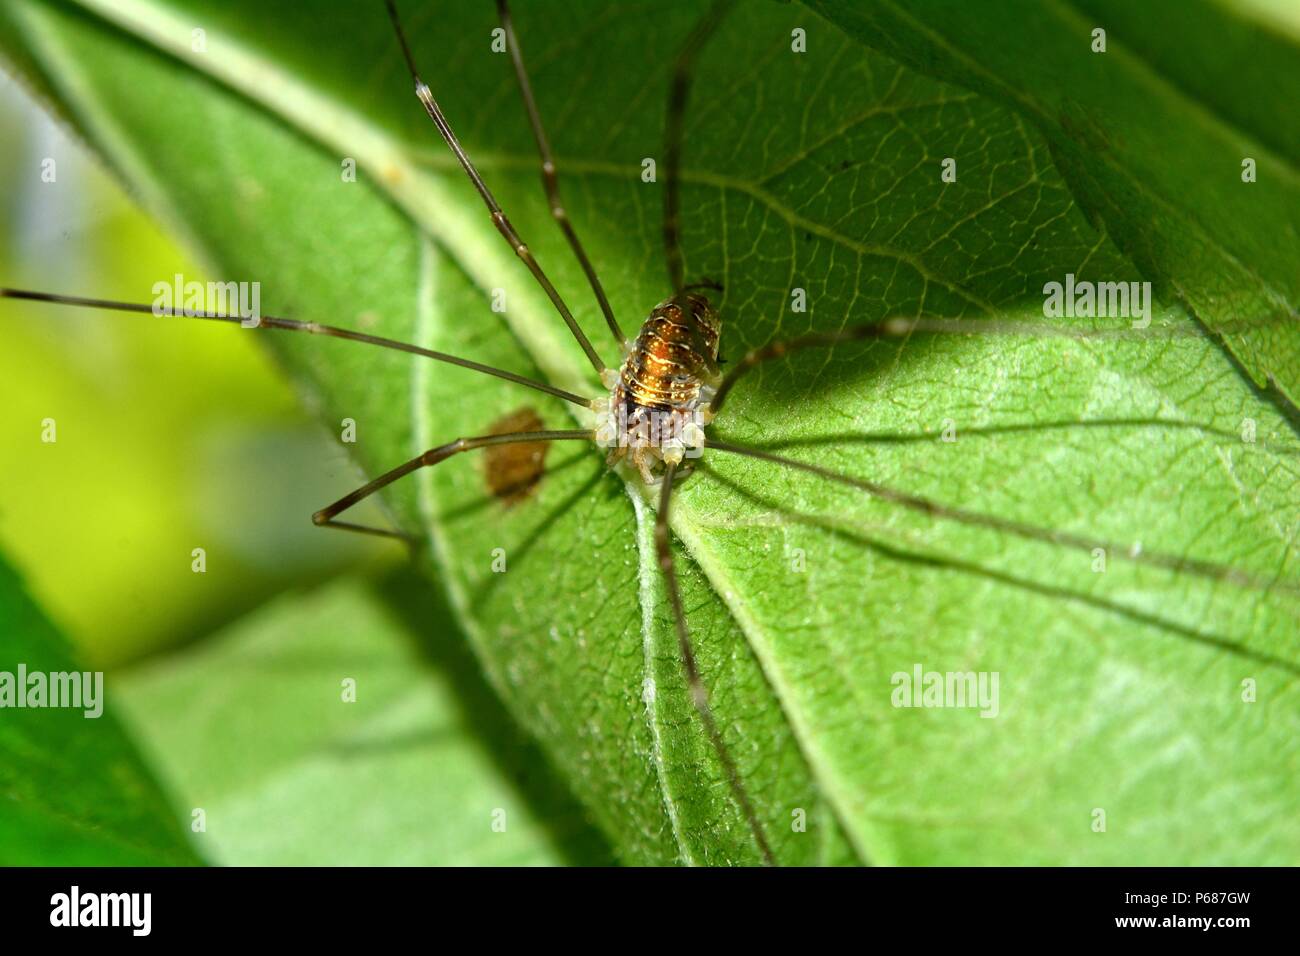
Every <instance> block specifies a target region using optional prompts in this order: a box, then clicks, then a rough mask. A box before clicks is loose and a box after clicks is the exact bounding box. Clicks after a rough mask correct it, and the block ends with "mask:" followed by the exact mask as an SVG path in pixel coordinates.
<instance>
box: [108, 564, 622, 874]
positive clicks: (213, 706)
mask: <svg viewBox="0 0 1300 956" xmlns="http://www.w3.org/2000/svg"><path fill="white" fill-rule="evenodd" d="M427 590H428V589H427V587H426V586H424V585H423V584H420V583H418V582H412V581H410V580H407V579H405V578H398V579H394V580H392V581H389V582H387V583H384V584H379V585H372V584H367V583H363V582H356V581H351V582H346V581H340V582H336V583H333V584H330V585H327V586H326V587H324V588H323V589H321V590H320V591H317V592H315V593H311V594H307V595H286V596H284V597H282V598H280V599H279V600H277V601H275V602H274V603H272V604H271V605H269V606H267V607H265V608H263V609H261V610H259V611H257V612H255V613H254V614H252V615H250V616H249V617H248V618H246V619H244V620H242V621H240V622H238V623H236V624H234V625H232V626H231V627H230V628H228V629H227V630H226V631H224V632H222V633H220V634H217V635H214V636H213V637H212V639H210V640H208V641H206V642H204V643H203V645H201V646H199V647H195V648H192V649H190V650H187V651H181V652H177V653H174V654H171V655H168V656H167V657H165V658H163V659H161V660H159V661H157V662H155V663H151V664H148V665H143V666H141V667H138V668H136V669H134V670H133V671H131V672H128V673H127V674H125V675H124V676H123V677H122V678H121V680H120V681H119V684H120V686H121V691H120V693H121V694H122V696H123V700H124V701H125V706H126V708H127V712H128V714H129V715H130V716H131V718H132V721H133V723H135V724H136V725H137V727H138V729H139V731H140V733H141V736H142V739H143V740H144V741H145V743H146V746H147V748H148V749H149V750H150V751H151V752H152V753H153V755H154V757H155V763H156V764H157V765H158V766H160V767H163V768H165V772H166V774H167V775H168V777H169V779H170V781H171V783H172V786H173V788H174V790H175V791H176V792H177V793H178V794H180V796H181V803H182V805H183V807H184V812H185V814H186V815H188V814H189V813H190V812H191V809H192V808H199V807H201V808H202V809H203V811H204V813H205V816H206V831H205V832H203V833H201V834H198V835H197V837H196V839H197V840H198V841H199V842H200V845H201V846H202V847H203V850H204V853H205V855H206V856H207V857H208V859H210V860H211V861H213V862H217V863H222V864H231V865H239V866H249V865H253V866H256V865H273V866H299V865H301V866H336V865H350V866H388V865H408V866H409V865H429V864H436V865H512V866H514V865H532V864H559V863H565V862H583V863H600V862H605V861H606V860H607V859H608V850H606V849H605V848H604V847H603V846H602V844H601V842H600V839H599V837H598V836H597V835H596V834H595V833H594V831H592V830H591V829H590V827H589V826H588V825H587V824H586V823H585V822H584V821H583V819H582V816H581V813H580V811H579V810H578V808H577V807H576V806H575V805H574V804H573V802H572V798H571V797H569V796H568V795H567V794H566V793H565V792H564V790H563V787H562V785H560V784H558V783H557V782H556V780H555V778H554V776H553V774H552V772H551V770H550V769H549V768H548V767H547V766H546V764H545V762H544V760H543V759H542V757H541V755H540V754H539V753H538V752H537V750H536V749H535V747H534V746H531V745H526V744H524V743H523V741H522V739H521V738H520V737H519V731H518V729H517V728H516V727H515V726H514V724H513V723H512V722H511V721H510V720H509V719H508V718H507V717H506V716H505V714H504V713H503V712H502V710H501V705H500V704H499V703H498V702H497V701H496V700H495V698H494V697H493V695H492V693H491V691H489V690H488V688H487V687H486V685H485V684H484V683H483V678H482V676H481V675H480V674H479V673H478V671H477V668H476V666H475V664H474V662H473V660H472V659H471V658H470V657H469V654H468V652H467V650H466V649H465V648H464V646H463V645H462V644H459V643H457V642H455V640H454V635H455V625H454V624H452V623H451V622H447V624H446V626H445V634H446V636H447V638H448V640H447V641H444V642H442V643H441V644H440V645H438V646H429V647H427V648H426V649H425V650H426V655H425V659H422V657H421V654H420V653H419V652H418V650H417V648H416V647H415V646H413V643H412V638H411V634H410V631H411V628H412V627H413V626H419V627H428V625H429V624H430V623H432V622H434V621H437V620H438V619H440V618H441V619H445V618H446V616H447V611H446V610H445V609H444V608H442V607H441V606H440V605H439V604H438V603H437V602H435V601H433V600H432V599H430V598H429V597H428V595H427ZM345 682H352V683H351V684H347V685H346V686H347V687H350V688H352V689H354V690H355V699H354V700H353V701H351V702H345V701H344V695H345ZM498 820H500V821H501V822H502V823H503V824H504V830H502V831H500V832H498V831H497V830H495V829H494V828H493V827H494V823H495V822H497V821H498Z"/></svg>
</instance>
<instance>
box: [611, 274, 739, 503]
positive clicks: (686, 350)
mask: <svg viewBox="0 0 1300 956" xmlns="http://www.w3.org/2000/svg"><path fill="white" fill-rule="evenodd" d="M721 331H722V329H721V323H720V322H719V320H718V314H717V312H716V311H715V310H714V308H713V306H712V305H711V304H710V303H709V300H708V298H707V297H706V296H704V295H703V294H702V293H699V292H683V293H682V294H681V295H680V296H676V297H674V298H671V299H666V300H664V301H663V302H660V303H659V304H658V305H657V306H655V307H654V309H653V310H652V311H651V312H650V316H649V317H648V318H647V319H646V320H645V322H644V323H643V324H642V326H641V329H640V331H639V332H638V333H637V337H636V339H635V340H634V341H633V342H632V344H631V346H630V348H629V349H628V352H627V356H626V357H625V358H624V360H623V364H622V365H621V366H620V367H619V369H618V371H617V373H615V374H614V375H611V376H609V379H610V381H611V382H612V383H613V384H612V385H611V387H610V393H609V398H608V401H607V403H604V404H603V407H602V408H601V411H602V412H603V413H604V420H603V421H602V422H601V423H600V425H599V427H598V428H597V436H596V437H597V442H598V443H600V444H601V445H603V446H605V447H609V448H610V449H611V450H610V454H609V458H608V461H609V464H610V465H611V466H612V465H615V464H617V463H618V462H619V461H621V460H622V459H623V458H625V457H626V458H628V460H629V461H630V462H631V464H632V465H633V466H634V467H635V468H636V469H637V470H638V471H639V472H640V473H641V477H642V478H643V479H644V480H645V482H646V483H647V484H657V483H658V482H659V480H660V478H661V475H660V474H659V469H658V466H660V465H662V464H665V463H667V464H673V465H676V464H680V463H681V461H682V459H683V458H685V457H687V456H690V457H695V456H697V455H698V454H699V451H700V449H701V448H702V447H703V444H704V431H703V429H704V426H705V425H706V424H707V423H708V421H709V418H710V416H709V401H710V399H712V397H713V393H714V389H715V387H716V385H717V382H718V339H719V336H720V334H721Z"/></svg>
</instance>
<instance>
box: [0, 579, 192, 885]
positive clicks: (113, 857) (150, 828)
mask: <svg viewBox="0 0 1300 956" xmlns="http://www.w3.org/2000/svg"><path fill="white" fill-rule="evenodd" d="M0 621H2V622H3V627H0V674H3V675H4V676H3V677H0V681H3V682H4V683H5V684H8V685H9V690H8V691H7V692H4V693H3V694H2V695H0V700H5V701H6V702H5V703H4V705H3V708H4V709H2V710H0V865H4V866H36V865H39V866H58V865H62V866H161V865H173V866H174V865H184V864H192V863H196V862H198V861H197V858H196V857H195V856H194V852H193V851H192V850H191V849H190V848H189V846H188V845H187V844H186V842H185V836H184V834H183V833H182V832H181V830H180V828H179V827H178V826H177V824H176V820H175V818H174V817H173V815H172V813H171V810H170V809H169V807H168V805H167V801H166V799H165V797H164V796H163V794H162V792H161V791H160V790H159V788H158V784H157V783H156V782H155V781H154V779H153V777H152V776H151V775H150V773H149V771H148V770H147V769H146V768H145V765H144V763H143V762H142V761H141V759H140V757H139V755H138V754H137V752H136V750H135V747H134V746H133V745H132V743H131V741H130V740H128V739H127V737H126V736H125V735H124V734H123V732H122V728H121V726H120V725H119V724H118V722H117V720H116V718H115V716H114V714H115V713H116V711H117V708H118V699H117V697H118V692H119V689H120V688H119V686H118V683H117V680H116V677H115V675H112V674H109V675H108V676H107V678H105V675H104V674H103V673H102V672H101V673H100V674H99V675H98V680H97V679H96V678H95V676H94V672H91V671H83V670H82V666H81V665H80V664H79V663H78V662H77V661H76V660H74V658H73V656H72V652H71V649H70V648H69V646H68V643H67V641H66V640H65V639H64V638H63V636H62V635H61V634H60V633H59V632H58V631H57V630H56V629H55V627H54V625H53V624H51V623H50V622H49V621H48V620H47V619H46V618H45V617H44V616H43V615H42V614H41V612H40V610H39V609H38V608H37V607H36V606H35V605H34V604H33V603H32V602H31V600H30V599H29V598H28V596H27V594H26V592H25V591H24V589H23V586H22V582H21V580H20V579H19V577H18V575H17V573H16V572H15V571H14V569H13V568H11V567H10V566H9V564H8V563H7V562H6V561H4V560H3V559H0ZM20 668H22V670H21V671H20V670H19V669H20ZM20 674H25V675H26V676H27V677H28V678H29V680H30V678H33V677H34V676H35V675H43V677H44V680H45V681H46V683H47V687H48V686H53V685H52V683H51V682H52V681H53V678H52V677H51V675H54V674H61V675H72V674H82V675H84V676H82V677H81V678H80V680H79V681H78V686H80V687H82V688H83V691H82V692H83V693H89V694H90V695H91V698H87V697H82V698H80V700H79V703H81V704H83V705H85V706H81V707H66V706H60V707H53V706H41V707H34V706H24V707H19V706H17V704H18V699H19V697H18V696H13V697H10V696H9V694H11V693H12V694H14V695H21V699H22V701H23V702H24V703H28V702H29V701H31V700H32V699H33V698H32V697H31V692H34V690H35V687H36V685H35V684H32V683H27V684H26V685H25V686H21V687H20V686H19V685H18V681H19V680H20V679H21V678H20V676H19V675H20ZM96 686H97V687H98V689H97V690H93V689H92V688H95V687H96ZM92 698H93V699H92ZM50 702H51V698H49V697H47V698H46V704H49V703H50ZM96 711H98V713H96Z"/></svg>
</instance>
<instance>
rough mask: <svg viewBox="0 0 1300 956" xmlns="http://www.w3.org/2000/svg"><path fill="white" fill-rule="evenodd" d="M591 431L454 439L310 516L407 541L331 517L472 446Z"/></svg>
mask: <svg viewBox="0 0 1300 956" xmlns="http://www.w3.org/2000/svg"><path fill="white" fill-rule="evenodd" d="M592 438H593V434H592V432H590V431H588V430H585V429H575V430H572V431H543V432H511V433H509V434H506V435H479V436H477V437H475V438H457V439H456V440H455V441H453V442H448V443H447V444H445V445H439V446H438V447H437V448H430V449H429V450H428V451H426V452H425V453H424V454H422V455H416V456H415V457H414V458H412V459H411V460H410V461H408V462H404V463H403V464H401V465H398V466H397V467H396V468H394V469H393V470H392V471H386V472H384V473H383V474H382V475H380V476H379V477H378V478H375V479H373V480H372V481H368V482H366V483H365V484H364V485H362V486H361V487H360V488H358V489H357V490H356V491H353V492H351V493H350V494H346V495H344V496H343V497H342V498H340V499H339V500H338V501H336V502H334V503H333V504H332V505H330V506H328V507H326V508H322V509H321V510H320V511H318V512H316V513H315V514H314V515H312V516H311V520H312V523H313V524H317V525H321V526H322V527H326V528H339V529H341V530H343V531H357V532H360V533H362V534H373V535H381V536H383V537H388V538H401V539H404V540H408V541H409V540H410V536H409V535H405V534H402V533H401V532H400V531H387V530H385V529H383V528H371V527H368V526H366V525H359V524H352V523H350V522H347V521H335V520H334V519H335V518H336V517H337V516H338V515H341V514H342V513H343V512H345V511H347V510H348V509H349V508H351V507H352V506H353V505H355V504H356V503H357V502H359V501H361V500H362V499H364V498H369V497H370V496H371V495H373V494H374V493H375V492H376V491H378V490H379V489H381V488H385V487H387V486H388V485H391V484H392V483H393V482H395V481H396V480H397V479H399V478H404V477H406V476H407V475H409V474H410V473H411V472H413V471H417V470H419V469H421V468H426V467H432V466H433V465H437V464H439V463H440V462H444V461H446V460H447V459H448V458H451V457H452V456H453V455H459V454H460V453H461V452H466V451H472V450H473V449H475V448H485V447H487V446H488V445H515V444H520V443H523V442H542V441H574V440H588V441H589V440H591V439H592Z"/></svg>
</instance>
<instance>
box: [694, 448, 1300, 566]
mask: <svg viewBox="0 0 1300 956" xmlns="http://www.w3.org/2000/svg"><path fill="white" fill-rule="evenodd" d="M704 447H706V448H712V449H713V450H714V451H721V452H728V453H730V454H735V455H744V456H746V457H748V458H757V459H759V460H761V461H768V462H772V463H773V464H777V465H782V466H784V467H786V468H793V469H796V470H798V471H804V472H807V473H809V474H812V475H817V476H818V477H821V478H825V479H827V480H828V481H833V482H836V483H837V484H841V485H847V486H849V487H851V488H857V489H859V490H861V491H865V492H867V493H868V494H870V495H873V496H875V497H877V498H880V499H881V500H882V501H892V502H894V503H895V504H899V505H902V506H903V507H905V508H910V509H911V510H913V511H919V512H922V513H924V514H928V515H932V516H934V517H936V518H945V519H947V520H950V521H956V522H959V523H961V524H965V525H972V526H975V527H979V528H990V529H992V530H994V531H1002V532H1005V533H1007V534H1014V535H1016V536H1017V537H1020V538H1026V539H1028V540H1031V541H1041V542H1045V543H1048V544H1055V545H1060V546H1061V547H1066V548H1071V549H1074V550H1077V551H1087V552H1090V553H1091V552H1093V551H1095V550H1097V549H1098V548H1101V549H1103V550H1104V551H1105V552H1106V554H1108V555H1115V556H1116V557H1120V558H1123V559H1124V560H1127V561H1130V562H1133V563H1135V564H1146V565H1150V566H1152V567H1158V568H1163V569H1165V570H1168V571H1185V572H1188V573H1191V574H1195V575H1198V576H1200V577H1205V578H1211V579H1214V580H1218V581H1227V582H1229V583H1231V584H1235V585H1237V586H1239V587H1245V588H1252V589H1263V588H1266V587H1287V586H1288V585H1287V584H1286V583H1285V582H1275V581H1260V580H1257V579H1256V578H1254V577H1252V576H1251V575H1249V574H1246V573H1245V572H1243V571H1240V570H1238V569H1236V568H1230V567H1225V566H1223V565H1219V564H1214V563H1213V562H1210V561H1199V560H1197V559H1195V558H1180V557H1177V556H1174V555H1168V554H1161V553H1159V552H1156V551H1138V550H1136V549H1135V548H1133V547H1125V546H1123V545H1119V544H1116V543H1114V542H1110V541H1101V540H1099V539H1095V538H1087V537H1084V536H1083V535H1077V534H1072V533H1070V532H1068V531H1056V530H1054V529H1051V528H1040V527H1038V526H1036V525H1031V524H1025V523H1023V522H1020V521H1012V520H1010V519H1008V518H999V517H997V516H995V515H986V514H980V513H979V512H976V511H966V510H965V509H963V508H954V507H952V506H950V505H943V504H940V503H938V502H937V501H932V500H931V499H929V498H924V497H921V496H920V495H914V494H911V493H909V492H906V491H899V490H898V489H896V488H890V487H888V486H887V485H882V484H880V483H878V482H874V481H868V480H866V479H865V478H854V477H853V476H852V475H844V474H841V473H839V472H837V471H832V470H831V469H829V468H823V467H822V466H820V465H814V464H811V463H809V462H806V461H799V460H798V459H795V458H787V457H786V456H785V455H778V454H775V453H774V452H770V451H767V450H765V449H762V448H750V447H746V446H742V445H733V444H730V443H728V442H722V441H715V440H713V439H711V438H710V439H706V440H705V442H704ZM1291 587H1292V588H1293V589H1296V590H1300V583H1296V584H1293V585H1291Z"/></svg>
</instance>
